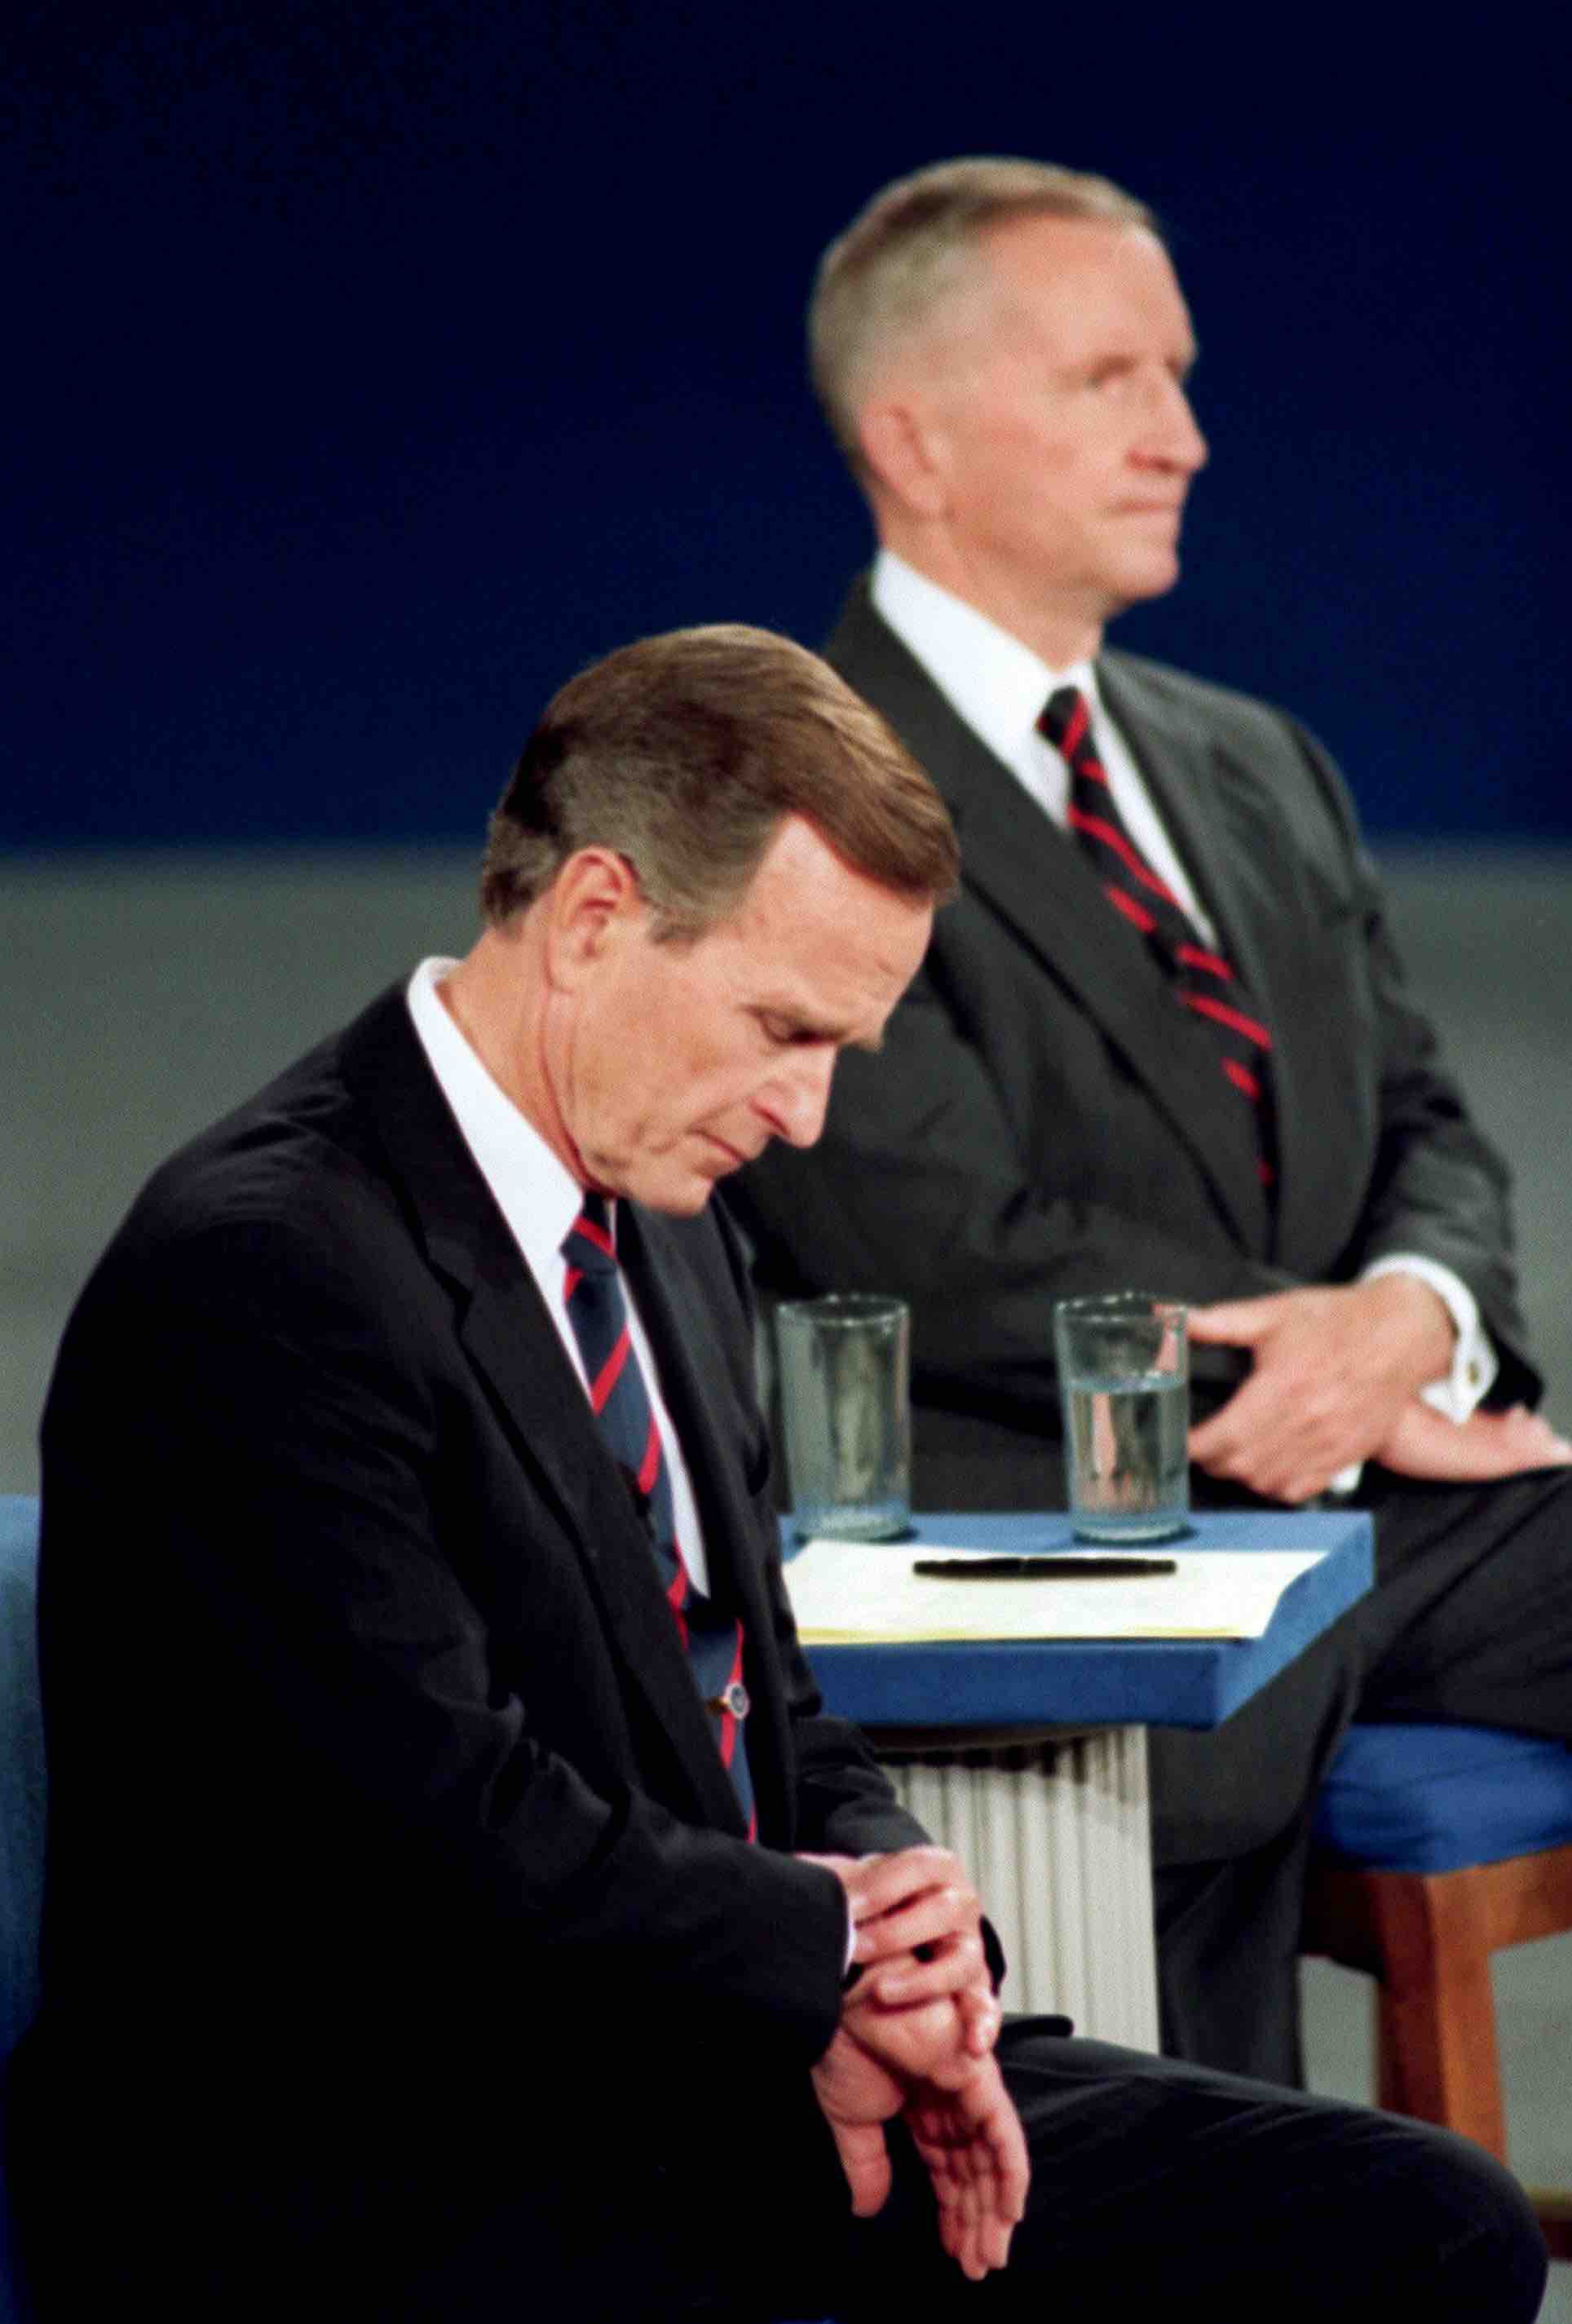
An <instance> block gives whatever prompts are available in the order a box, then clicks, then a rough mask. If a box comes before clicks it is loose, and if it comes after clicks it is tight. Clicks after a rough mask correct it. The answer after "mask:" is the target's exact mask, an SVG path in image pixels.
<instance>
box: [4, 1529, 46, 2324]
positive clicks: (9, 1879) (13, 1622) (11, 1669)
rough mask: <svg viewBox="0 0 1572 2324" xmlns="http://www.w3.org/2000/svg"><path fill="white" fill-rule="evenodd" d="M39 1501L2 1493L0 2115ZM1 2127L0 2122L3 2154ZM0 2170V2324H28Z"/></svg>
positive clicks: (29, 1804) (31, 1771)
mask: <svg viewBox="0 0 1572 2324" xmlns="http://www.w3.org/2000/svg"><path fill="white" fill-rule="evenodd" d="M37 1577H38V1503H37V1501H36V1500H34V1499H32V1498H31V1496H27V1495H23V1494H20V1493H6V1494H0V2108H3V2107H4V2104H5V2091H4V2076H5V2068H6V2065H7V2063H8V2062H9V2060H10V2057H11V2052H12V2051H13V2050H14V2048H15V2047H16V2044H17V2043H18V2041H19V2040H20V2039H21V2036H22V2033H23V2028H24V2027H25V2026H26V2025H27V2024H28V2022H29V2020H30V2019H31V2018H32V2014H33V2012H34V2010H35V2009H36V2008H37V2006H38V1924H39V1913H40V1908H41V1904H42V1901H43V1789H44V1784H43V1720H42V1716H41V1709H40V1704H39V1692H38V1639H37V1632H36V1628H35V1620H34V1614H35V1608H36V1603H37ZM4 2138H5V2122H4V2118H3V2116H0V2153H3V2151H4ZM26 2318H27V2308H26V2303H25V2301H24V2297H23V2291H22V2286H21V2283H20V2282H19V2280H18V2278H17V2274H16V2265H15V2255H14V2249H13V2244H12V2236H11V2218H10V2211H9V2209H8V2207H7V2204H6V2199H5V2179H4V2173H3V2172H0V2324H26Z"/></svg>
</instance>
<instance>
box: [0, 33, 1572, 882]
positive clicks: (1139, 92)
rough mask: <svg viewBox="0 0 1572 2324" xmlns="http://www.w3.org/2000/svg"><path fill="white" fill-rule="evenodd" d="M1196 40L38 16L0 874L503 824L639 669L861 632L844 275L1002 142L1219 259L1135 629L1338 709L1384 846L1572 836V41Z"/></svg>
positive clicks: (14, 278) (1195, 290)
mask: <svg viewBox="0 0 1572 2324" xmlns="http://www.w3.org/2000/svg"><path fill="white" fill-rule="evenodd" d="M1204 14H1205V12H1200V11H1195V10H1190V11H1181V10H1174V9H1172V8H1170V9H1166V10H1163V12H1161V14H1159V13H1158V12H1155V11H1152V12H1146V11H1143V10H1141V9H1138V8H1137V9H1135V10H1128V9H1126V10H1118V11H1110V10H1103V11H1100V12H1096V13H1095V14H1093V15H1092V16H1091V17H1090V18H1089V20H1087V21H1082V22H1080V23H1074V22H1071V21H1070V20H1068V19H1066V20H1065V21H1055V20H1054V18H1053V15H1052V14H1050V13H1049V12H1043V11H1034V12H1032V13H1031V14H1029V15H1028V14H1021V13H1018V12H1017V11H1016V10H1014V9H998V8H995V7H992V6H990V5H988V0H978V5H973V6H972V7H970V9H967V10H965V11H960V10H957V9H955V8H953V7H952V6H945V7H942V8H941V7H939V6H937V5H932V0H917V5H908V6H906V7H905V8H904V9H902V10H899V11H896V10H895V9H894V8H892V7H891V6H889V5H879V6H878V7H873V6H868V5H861V0H845V5H839V6H828V5H817V0H813V4H812V5H798V6H796V7H795V8H793V9H792V10H791V11H790V12H789V13H788V12H781V11H777V10H773V9H772V10H763V9H758V10H750V9H749V8H748V7H747V6H746V5H732V6H722V5H719V4H718V0H687V5H680V0H678V5H665V6H663V5H659V0H646V5H642V6H639V7H638V8H637V9H635V8H633V7H615V8H613V7H607V6H604V5H602V6H601V7H599V8H595V9H590V8H578V7H572V6H567V5H541V6H534V7H519V8H512V9H508V8H495V7H487V6H484V5H470V6H464V5H455V0H449V5H447V6H446V9H438V8H437V6H435V5H432V6H427V7H424V8H416V7H412V6H409V5H398V0H391V5H385V6H374V5H343V0H309V5H292V0H280V5H259V0H252V5H246V6H244V7H241V6H235V5H218V0H215V5H208V6H206V7H202V6H197V5H190V0H172V5H166V6H163V7H156V8H155V7H143V8H138V7H134V6H133V7H127V8H123V9H115V10H113V11H110V12H106V14H103V15H97V14H93V13H90V12H86V11H83V10H80V9H76V10H73V9H71V8H70V7H69V6H59V5H57V6H54V7H52V8H49V9H44V8H37V7H24V8H23V9H22V10H21V12H20V14H19V16H18V18H17V19H16V21H15V24H14V30H13V31H12V32H10V33H9V34H7V35H6V36H5V38H6V41H7V42H8V46H7V49H6V51H5V54H4V56H3V57H0V109H3V117H0V130H3V131H4V133H5V134H4V141H3V142H4V145H5V152H6V159H5V162H4V165H3V167H4V171H5V180H4V186H3V189H0V190H3V192H4V197H5V209H4V215H5V219H6V226H5V234H6V239H7V242H8V244H9V245H10V265H11V284H10V288H9V290H8V291H7V294H6V318H7V323H8V326H9V327H8V330H7V337H8V339H9V341H10V352H9V355H7V357H6V358H5V376H6V380H7V386H8V390H9V394H10V399H11V401H12V403H13V419H12V424H11V426H10V428H9V429H8V431H7V438H8V441H7V450H8V453H9V455H10V462H9V465H10V466H12V468H13V470H14V485H15V491H14V500H15V504H16V523H15V525H14V543H13V546H12V548H11V549H10V550H9V551H8V554H7V558H6V571H5V591H6V595H7V597H8V599H9V600H10V603H9V604H8V607H7V612H6V620H5V641H4V645H3V647H0V655H3V659H0V684H3V686H4V688H5V697H6V702H7V706H8V709H9V712H10V716H9V718H8V719H7V722H6V724H7V725H8V727H9V729H10V733H11V744H10V750H11V766H12V772H11V773H10V774H9V775H8V777H7V778H6V779H5V783H4V786H3V788H4V800H3V805H0V838H3V839H4V840H5V841H8V842H9V843H11V844H14V845H20V846H30V845H50V846H54V845H60V844H78V843H88V844H107V843H115V844H120V843H124V842H146V843H167V842H170V841H176V842H183V841H189V840H199V841H212V842H231V841H257V840H262V841H274V840H290V839H319V838H340V837H342V838H345V839H351V838H354V839H359V838H366V837H382V838H389V839H397V838H403V837H409V836H414V835H426V834H432V835H455V836H457V835H468V836H474V835H478V832H479V828H480V824H481V820H482V817H483V813H484V811H485V808H486V807H487V806H488V805H489V803H490V801H491V799H492V797H493V796H494V794H495V792H496V790H497V789H498V788H499V787H500V785H501V780H502V779H503V777H504V775H505V773H506V770H507V767H508V764H509V762H510V759H511V757H512V754H513V752H514V751H515V749H516V748H517V745H518V743H519V741H520V740H521V739H522V736H523V734H524V733H525V732H526V731H527V730H528V727H529V724H530V722H531V720H532V718H533V715H534V714H535V712H536V710H537V708H538V705H539V704H540V703H541V701H542V700H543V699H544V698H545V696H547V693H548V692H549V691H550V690H551V689H552V687H554V686H555V685H556V683H557V682H558V681H559V680H560V679H561V678H563V677H564V676H565V675H566V674H567V672H568V671H570V670H571V669H574V668H575V667H576V666H577V665H579V664H581V663H582V662H584V660H586V659H590V658H591V657H592V656H593V655H594V654H596V653H597V652H599V651H601V650H603V649H605V648H607V647H609V646H611V645H612V644H615V643H617V642H619V641H621V640H623V639H624V638H627V637H629V636H631V635H635V634H638V633H639V632H645V631H648V630H652V629H662V628H666V627H669V626H671V625H673V624H676V623H678V622H693V621H703V620H712V619H720V618H742V619H747V620H751V621H756V622H765V623H768V624H772V625H774V626H777V627H779V628H782V629H785V630H787V631H790V632H793V633H794V634H795V635H798V636H800V637H803V638H804V639H806V640H808V641H816V640H817V639H818V638H819V637H820V636H821V635H822V634H823V632H824V630H825V628H826V627H827V626H828V624H829V622H830V621H831V619H832V615H833V613H834V611H835V607H836V604H837V601H838V598H839V595H840V591H841V585H842V582H843V580H844V578H845V577H846V576H847V575H848V574H849V572H850V569H851V567H853V566H854V565H855V564H856V563H857V562H858V561H859V560H860V558H861V557H862V555H863V553H864V546H865V528H864V524H863V521H862V518H861V515H860V510H859V507H858V504H857V502H856V500H855V497H854V495H853V493H852V491H851V489H850V485H849V484H848V483H847V482H846V481H845V480H844V479H843V477H842V475H841V473H840V471H839V469H838V467H837V465H836V462H835V459H834V457H833V455H832V452H831V450H830V448H829V447H828V444H827V441H826V439H825V438H824V437H823V431H822V429H821V427H820V424H819V421H818V419H817V416H816V414H815V413H814V410H813V409H812V407H811V404H810V402H809V400H808V396H807V393H806V391H805V389H804V386H803V384H802V376H801V360H800V354H799V337H800V315H801V309H802V302H803V298H804V291H805V287H806V283H807V281H808V277H809V274H810V272H811V269H812V265H813V263H814V257H815V254H816V253H817V251H818V250H819V248H820V247H821V245H822V244H823V242H824V241H825V240H826V239H827V238H828V237H829V235H831V234H832V233H833V232H834V231H835V230H836V229H837V228H838V227H839V226H841V225H842V224H843V223H844V221H845V219H846V218H847V217H849V216H850V213H851V211H852V210H853V209H854V208H856V207H857V206H858V205H859V204H860V201H861V200H862V199H863V198H865V196H866V195H867V194H868V193H869V191H870V190H871V189H872V188H873V187H874V186H875V185H877V184H878V183H879V182H881V181H882V180H884V179H886V178H887V177H889V176H891V175H893V174H895V173H896V171H901V170H905V169H908V168H911V167H914V166H915V165H916V164H917V163H919V162H921V161H929V160H933V159H935V158H938V157H939V156H941V155H943V154H947V153H953V152H1023V153H1034V154H1039V155H1043V156H1045V157H1048V158H1053V159H1057V160H1063V161H1071V162H1073V163H1076V164H1079V165H1081V166H1085V167H1093V168H1100V169H1103V170H1106V171H1109V172H1110V173H1111V174H1113V175H1114V176H1116V177H1118V178H1120V179H1122V180H1125V181H1126V182H1127V183H1128V184H1129V185H1130V186H1131V187H1132V188H1134V189H1135V190H1136V191H1138V192H1140V193H1141V194H1143V195H1144V196H1145V197H1146V198H1148V199H1150V200H1152V201H1153V202H1154V203H1155V205H1156V206H1157V208H1159V210H1160V211H1161V212H1162V213H1163V216H1164V217H1165V218H1166V220H1167V221H1168V223H1169V225H1170V226H1171V228H1172V238H1173V243H1174V246H1175V250H1176V253H1177V255H1178V259H1179V263H1180V267H1181V273H1182V276H1183V278H1184V281H1185V284H1186V287H1187V290H1188V291H1189V293H1190V300H1191V304H1192V307H1193V309H1194V311H1195V315H1196V319H1197V323H1198V327H1199V329H1200V337H1201V343H1202V362H1201V367H1200V373H1199V374H1198V381H1197V389H1198V401H1199V405H1200V413H1201V418H1202V420H1203V424H1204V425H1205V426H1206V428H1207V429H1208V432H1209V435H1210V437H1211V438H1212V443H1213V461H1212V466H1211V468H1210V469H1209V472H1208V474H1207V475H1206V476H1205V477H1204V478H1203V480H1202V482H1201V484H1200V487H1199V489H1198V491H1197V493H1196V497H1195V500H1194V503H1193V504H1192V506H1193V513H1192V517H1191V520H1190V527H1189V530H1188V534H1187V567H1188V570H1187V577H1186V579H1185V581H1184V583H1183V585H1182V586H1181V590H1180V591H1179V592H1178V594H1177V595H1175V596H1173V597H1172V598H1171V599H1170V600H1168V601H1167V602H1165V603H1164V604H1162V605H1159V606H1155V607H1151V608H1146V609H1144V610H1143V611H1141V612H1140V613H1137V614H1135V615H1133V616H1132V617H1130V618H1129V619H1128V620H1127V621H1126V622H1125V623H1124V624H1122V625H1121V632H1120V634H1121V637H1122V639H1123V641H1126V642H1127V643H1130V644H1133V645H1138V646H1140V647H1142V648H1143V649H1144V650H1148V651H1152V652H1156V653H1161V654H1164V655H1167V656H1169V657H1171V658H1172V659H1178V660H1181V661H1184V662H1186V663H1188V664H1189V665H1190V666H1191V667H1193V668H1197V669H1201V670H1204V671H1206V672H1208V673H1209V674H1210V675H1213V676H1216V677H1218V678H1223V679H1225V680H1228V681H1232V682H1235V683H1237V684H1240V685H1244V686H1246V687H1251V688H1252V689H1254V690H1257V691H1261V692H1265V693H1269V694H1271V695H1273V696H1277V697H1279V698H1280V699H1282V700H1284V701H1286V702H1288V703H1290V704H1291V705H1293V706H1294V707H1295V708H1296V709H1298V710H1299V711H1300V712H1301V715H1304V716H1305V717H1306V718H1307V719H1308V720H1309V721H1310V724H1313V725H1314V726H1316V727H1317V728H1318V729H1319V731H1320V732H1321V733H1322V734H1323V735H1324V736H1325V738H1326V739H1327V740H1328V742H1330V744H1331V745H1332V747H1333V748H1334V749H1335V750H1336V751H1337V752H1338V754H1339V755H1340V757H1341V758H1342V759H1343V761H1344V762H1345V764H1346V765H1347V768H1348V770H1349V772H1350V774H1351V776H1352V778H1353V779H1354V781H1355V784H1356V789H1357V791H1358V793H1359V796H1360V798H1361V801H1362V804H1363V806H1364V808H1365V815H1366V816H1367V819H1368V820H1369V822H1370V823H1371V825H1373V827H1374V828H1375V829H1377V830H1378V831H1387V832H1392V831H1423V830H1426V829H1430V828H1439V829H1442V830H1448V831H1485V830H1488V829H1499V830H1501V831H1502V832H1503V833H1504V834H1505V835H1512V836H1529V837H1535V836H1542V837H1548V838H1559V839H1560V840H1562V841H1566V840H1567V839H1569V838H1572V784H1568V782H1567V733H1568V716H1567V713H1568V708H1569V702H1568V693H1569V688H1568V682H1567V676H1566V656H1565V652H1564V647H1563V637H1564V632H1565V626H1566V613H1567V591H1566V587H1565V584H1564V581H1563V578H1562V567H1563V557H1564V541H1565V534H1566V521H1567V492H1566V484H1567V434H1568V430H1567V412H1566V398H1567V388H1566V378H1567V373H1566V365H1565V351H1564V347H1563V345H1562V341H1563V337H1564V334H1565V316H1564V298H1565V291H1564V281H1565V277H1564V263H1563V259H1562V256H1561V243H1562V235H1561V226H1560V216H1561V210H1562V207H1563V206H1562V203H1561V201H1560V199H1559V197H1557V198H1555V199H1554V200H1552V198H1551V189H1550V183H1549V180H1550V170H1551V163H1552V161H1553V160H1555V158H1556V152H1557V144H1556V141H1557V139H1558V137H1562V138H1563V139H1564V131H1563V130H1562V129H1560V128H1559V127H1558V124H1557V119H1556V115H1554V114H1553V112H1552V99H1553V97H1555V94H1556V91H1557V90H1558V88H1559V86H1560V81H1561V72H1560V68H1559V65H1558V60H1557V59H1556V57H1555V56H1554V55H1553V54H1552V53H1551V52H1549V51H1545V52H1543V53H1538V52H1535V51H1533V50H1531V49H1527V48H1525V47H1524V46H1523V45H1522V44H1521V38H1520V39H1519V40H1518V42H1517V43H1516V44H1515V45H1514V44H1513V41H1512V30H1511V21H1510V20H1509V19H1503V20H1502V22H1501V23H1498V24H1497V25H1496V26H1495V27H1494V30H1493V31H1492V32H1491V33H1490V35H1489V38H1488V44H1487V45H1488V51H1489V53H1488V54H1487V55H1485V56H1484V57H1480V56H1478V55H1465V54H1460V53H1456V52H1454V51H1449V50H1448V49H1446V48H1444V47H1441V46H1439V45H1437V43H1438V42H1439V34H1433V33H1430V34H1423V35H1416V36H1415V38H1414V39H1411V38H1410V37H1409V36H1408V35H1406V34H1400V33H1399V32H1391V33H1388V34H1386V35H1384V39H1385V41H1386V42H1387V45H1385V46H1383V45H1381V42H1382V38H1383V35H1381V33H1380V32H1379V31H1377V32H1372V31H1371V30H1370V28H1369V26H1368V24H1367V23H1363V22H1362V21H1361V19H1360V18H1359V17H1358V16H1355V15H1351V16H1349V17H1348V19H1347V21H1346V22H1342V23H1338V22H1337V21H1335V20H1334V19H1332V18H1329V17H1328V16H1327V15H1326V14H1324V12H1311V13H1310V14H1307V13H1306V12H1298V13H1297V14H1294V15H1292V16H1290V17H1287V18H1282V19H1279V20H1277V21H1278V22H1279V23H1280V24H1282V25H1286V27H1287V29H1286V30H1281V29H1280V30H1279V31H1277V32H1275V33H1273V34H1271V35H1270V37H1271V39H1272V41H1273V45H1272V46H1271V47H1270V48H1269V47H1268V46H1267V45H1266V42H1267V40H1268V37H1269V35H1268V32H1267V31H1266V30H1264V29H1260V30H1252V29H1251V27H1252V26H1259V27H1265V26H1267V25H1268V24H1270V23H1272V22H1273V20H1272V19H1270V18H1268V17H1263V16H1261V15H1260V14H1257V13H1251V14H1241V15H1240V16H1239V17H1238V18H1237V19H1236V20H1235V21H1234V23H1233V25H1232V27H1231V28H1230V29H1229V30H1227V32H1224V31H1223V30H1222V29H1220V28H1219V29H1213V30H1208V29H1207V28H1206V26H1205V25H1204V24H1203V25H1201V26H1200V27H1199V28H1198V25H1197V23H1196V22H1195V20H1196V18H1197V17H1198V16H1204ZM1375 14H1377V12H1375V11H1373V10H1367V11H1365V15H1366V16H1374V15H1375ZM1404 14H1405V15H1406V14H1407V12H1404ZM1410 21H1411V23H1418V24H1422V23H1424V20H1423V19H1422V18H1420V17H1414V18H1411V19H1410ZM1420 37H1422V38H1424V39H1425V40H1428V41H1429V42H1430V45H1429V46H1425V47H1421V46H1420V45H1417V41H1418V39H1419V38H1420ZM1546 37H1547V39H1549V37H1550V35H1549V32H1547V35H1546Z"/></svg>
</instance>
